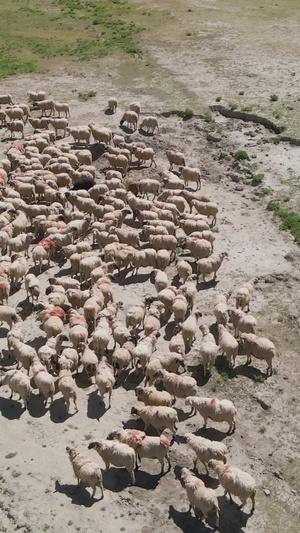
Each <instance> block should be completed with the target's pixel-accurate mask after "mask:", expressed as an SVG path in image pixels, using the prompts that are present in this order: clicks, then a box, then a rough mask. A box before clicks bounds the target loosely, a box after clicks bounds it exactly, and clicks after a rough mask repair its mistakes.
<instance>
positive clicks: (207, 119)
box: [204, 115, 214, 122]
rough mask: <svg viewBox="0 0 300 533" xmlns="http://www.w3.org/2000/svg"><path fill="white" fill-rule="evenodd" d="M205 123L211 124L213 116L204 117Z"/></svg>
mask: <svg viewBox="0 0 300 533" xmlns="http://www.w3.org/2000/svg"><path fill="white" fill-rule="evenodd" d="M204 120H205V122H213V120H214V119H213V116H212V115H204Z"/></svg>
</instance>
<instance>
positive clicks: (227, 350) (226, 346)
mask: <svg viewBox="0 0 300 533" xmlns="http://www.w3.org/2000/svg"><path fill="white" fill-rule="evenodd" d="M218 332H219V345H220V348H221V350H222V355H224V354H225V356H226V359H227V361H228V364H229V368H233V367H234V365H235V359H236V356H237V354H238V351H239V343H238V341H237V340H236V339H235V338H234V336H233V335H231V333H229V331H227V329H226V328H225V326H223V324H218Z"/></svg>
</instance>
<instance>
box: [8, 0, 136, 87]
mask: <svg viewBox="0 0 300 533" xmlns="http://www.w3.org/2000/svg"><path fill="white" fill-rule="evenodd" d="M24 4H26V5H24ZM138 7H139V6H133V5H132V4H131V3H130V2H129V1H128V0H101V1H99V0H44V2H43V3H42V4H41V3H40V4H37V2H36V0H26V2H24V0H14V1H13V0H2V1H1V2H0V58H1V59H0V78H1V77H2V78H5V77H7V76H11V75H13V74H25V73H31V72H40V71H44V70H45V68H46V69H47V66H48V65H49V60H50V59H53V58H59V57H61V58H64V59H67V58H68V57H70V56H71V57H73V58H74V59H77V60H78V59H79V60H90V59H94V58H100V57H103V56H106V55H108V54H109V53H111V52H114V51H122V52H124V53H128V54H139V55H140V54H142V50H141V48H140V47H139V46H138V42H137V36H138V34H139V33H141V32H142V31H143V30H144V28H143V27H142V26H140V25H139V24H137V23H135V22H133V19H134V16H133V14H135V12H138Z"/></svg>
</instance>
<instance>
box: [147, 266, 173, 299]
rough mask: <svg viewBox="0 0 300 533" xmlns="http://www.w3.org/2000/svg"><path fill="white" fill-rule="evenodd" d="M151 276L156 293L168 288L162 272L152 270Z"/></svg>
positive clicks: (166, 278)
mask: <svg viewBox="0 0 300 533" xmlns="http://www.w3.org/2000/svg"><path fill="white" fill-rule="evenodd" d="M151 276H154V285H155V289H156V292H157V293H158V292H160V291H162V290H164V289H166V288H167V287H169V286H170V281H169V279H168V276H167V274H166V273H165V272H163V271H162V270H157V269H154V270H153V271H152V272H151Z"/></svg>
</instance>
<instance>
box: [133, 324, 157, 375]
mask: <svg viewBox="0 0 300 533" xmlns="http://www.w3.org/2000/svg"><path fill="white" fill-rule="evenodd" d="M158 337H160V333H159V332H158V331H154V332H153V333H150V335H149V336H148V337H145V338H144V339H142V340H141V341H140V342H138V344H137V345H136V346H135V347H134V349H133V352H132V357H133V359H134V361H135V366H136V369H138V363H140V365H141V367H142V371H143V374H145V372H146V367H147V364H148V363H149V361H150V358H151V355H152V353H153V352H154V351H155V346H156V341H157V339H158Z"/></svg>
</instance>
